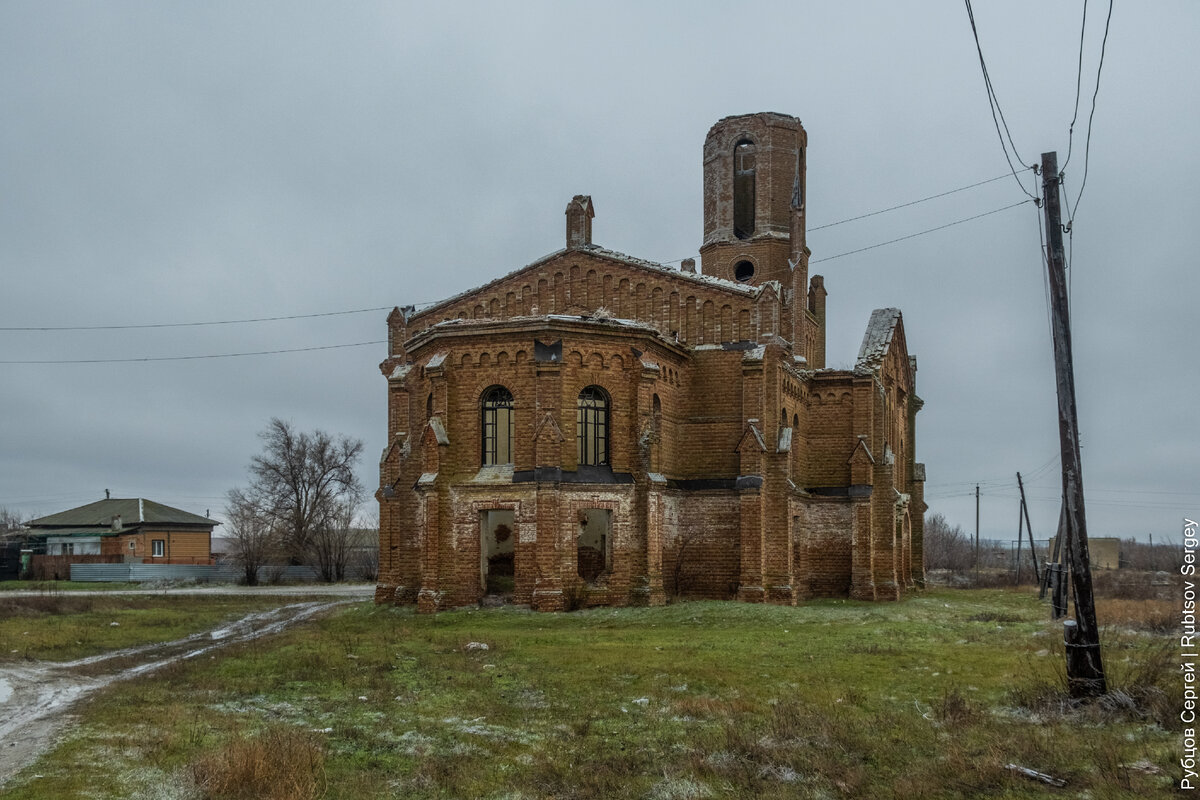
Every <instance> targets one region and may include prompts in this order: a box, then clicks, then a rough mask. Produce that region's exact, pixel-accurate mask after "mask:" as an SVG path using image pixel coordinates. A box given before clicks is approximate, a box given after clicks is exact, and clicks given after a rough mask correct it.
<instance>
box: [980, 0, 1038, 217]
mask: <svg viewBox="0 0 1200 800" xmlns="http://www.w3.org/2000/svg"><path fill="white" fill-rule="evenodd" d="M963 2H964V3H966V6H967V18H968V19H969V20H970V21H971V33H972V35H973V36H974V37H975V50H976V51H977V52H978V53H979V68H980V70H982V72H983V85H984V88H986V89H987V96H988V107H989V108H990V109H991V111H992V124H993V125H995V126H996V136H997V137H999V139H1000V149H1001V150H1003V151H1004V160H1005V161H1007V162H1008V168H1009V170H1011V171H1012V176H1013V179H1014V180H1016V182H1017V186H1019V187H1021V191H1022V192H1024V193H1025V194H1026V195H1028V196H1029V197H1030V198H1031V199H1032V198H1033V195H1031V194H1029V190H1028V189H1026V188H1025V185H1024V184H1023V183H1021V179H1020V178H1019V177H1018V176H1017V169H1016V167H1014V166H1013V163H1012V158H1009V155H1008V148H1009V146H1011V147H1012V155H1013V158H1015V159H1017V163H1019V164H1020V165H1021V166H1022V167H1024V168H1026V169H1032V165H1031V164H1026V163H1025V161H1024V159H1022V158H1021V156H1020V154H1019V153H1017V146H1016V144H1015V143H1014V142H1013V140H1012V133H1011V132H1010V131H1009V129H1008V121H1007V120H1006V119H1005V118H1004V109H1002V108H1001V107H1000V98H998V97H997V96H996V90H995V88H994V87H993V86H992V78H991V76H990V75H988V69H987V62H986V61H985V60H984V58H983V46H982V45H981V44H980V43H979V30H978V29H977V28H976V27H975V10H974V9H973V8H971V0H963ZM997 116H999V119H997ZM1001 124H1003V125H1004V133H1001V132H1000V125H1001ZM1005 135H1007V136H1008V144H1007V145H1006V144H1005V143H1004V137H1005Z"/></svg>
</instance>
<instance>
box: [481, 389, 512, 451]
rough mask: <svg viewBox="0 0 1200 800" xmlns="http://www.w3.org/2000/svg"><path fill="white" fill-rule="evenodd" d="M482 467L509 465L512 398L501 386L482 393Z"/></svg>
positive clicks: (510, 393)
mask: <svg viewBox="0 0 1200 800" xmlns="http://www.w3.org/2000/svg"><path fill="white" fill-rule="evenodd" d="M481 405H482V412H483V425H482V430H483V465H484V466H485V467H486V466H491V465H493V464H511V463H513V457H512V444H513V396H512V392H510V391H509V390H508V389H505V388H504V387H503V386H493V387H491V388H490V389H488V390H487V391H485V392H484V393H483V401H482V404H481Z"/></svg>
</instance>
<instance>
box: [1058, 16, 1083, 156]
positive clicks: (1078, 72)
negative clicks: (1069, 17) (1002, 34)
mask: <svg viewBox="0 0 1200 800" xmlns="http://www.w3.org/2000/svg"><path fill="white" fill-rule="evenodd" d="M1086 31H1087V0H1083V23H1082V24H1081V25H1080V26H1079V65H1078V66H1077V67H1076V68H1075V113H1074V114H1073V115H1072V116H1071V124H1070V125H1069V126H1068V127H1067V160H1066V161H1064V162H1063V165H1062V170H1063V171H1064V172H1065V171H1066V169H1067V164H1070V163H1071V146H1072V145H1073V144H1074V137H1075V121H1076V120H1078V119H1079V90H1080V88H1081V86H1082V83H1083V34H1084V33H1085V32H1086Z"/></svg>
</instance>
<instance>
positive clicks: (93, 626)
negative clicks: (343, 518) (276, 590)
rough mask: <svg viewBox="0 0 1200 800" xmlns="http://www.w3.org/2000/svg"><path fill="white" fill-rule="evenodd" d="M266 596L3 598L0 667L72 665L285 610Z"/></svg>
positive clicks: (65, 595) (279, 600)
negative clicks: (266, 610) (256, 613)
mask: <svg viewBox="0 0 1200 800" xmlns="http://www.w3.org/2000/svg"><path fill="white" fill-rule="evenodd" d="M285 602H287V600H286V599H285V598H278V597H261V596H246V597H243V596H232V595H231V596H223V595H213V596H202V597H192V596H185V595H151V596H146V595H138V596H122V595H73V594H70V593H63V594H59V593H47V594H43V595H38V596H35V597H18V596H11V595H10V596H5V595H3V594H0V664H3V663H4V662H6V661H15V660H24V659H34V660H39V661H69V660H71V659H75V658H82V657H84V656H91V655H96V654H98V653H103V652H107V651H110V650H120V649H123V648H126V647H135V646H138V645H144V644H154V643H158V642H169V641H173V640H175V639H182V638H183V637H185V636H188V635H190V634H193V633H197V632H200V631H205V630H208V629H210V628H212V627H215V626H216V625H218V624H219V623H221V622H224V621H226V620H229V619H231V618H232V617H235V616H242V615H244V614H247V613H250V612H252V611H256V610H259V609H263V608H273V607H275V606H281V605H283V604H284V603H285Z"/></svg>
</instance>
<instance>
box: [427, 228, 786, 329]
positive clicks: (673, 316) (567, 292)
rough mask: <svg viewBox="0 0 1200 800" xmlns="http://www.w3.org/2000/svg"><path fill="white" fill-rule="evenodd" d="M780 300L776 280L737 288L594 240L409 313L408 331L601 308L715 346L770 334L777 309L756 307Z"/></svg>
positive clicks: (586, 312)
mask: <svg viewBox="0 0 1200 800" xmlns="http://www.w3.org/2000/svg"><path fill="white" fill-rule="evenodd" d="M764 296H767V297H765V298H764ZM764 299H765V302H764ZM778 304H779V297H778V292H777V291H775V290H774V287H773V286H768V287H750V286H742V285H740V284H736V283H732V282H730V281H725V280H721V279H719V278H711V277H707V276H704V275H696V274H694V273H686V272H679V271H675V270H672V269H670V268H668V267H665V266H662V265H660V264H654V263H653V262H650V261H643V260H642V259H637V258H633V257H632V256H626V255H624V254H622V253H617V252H615V251H610V250H604V249H602V248H598V247H595V246H591V247H587V248H575V249H568V250H560V251H559V252H557V253H553V254H551V255H549V256H547V257H545V258H543V259H541V260H540V261H535V262H534V263H532V264H530V265H528V266H526V267H523V268H522V269H520V270H517V271H516V272H513V273H510V274H509V275H506V276H504V277H502V278H499V279H497V280H495V281H492V282H491V283H488V284H485V285H483V286H481V287H479V288H477V289H473V290H471V291H469V292H466V293H464V294H461V295H459V296H457V297H454V298H451V299H450V300H447V301H445V302H443V303H439V304H438V305H436V306H433V307H431V308H429V309H427V310H425V311H422V312H419V313H417V314H414V315H413V316H412V317H410V318H409V320H408V324H407V329H406V335H407V336H409V337H411V336H413V335H414V334H416V333H418V332H419V331H421V330H423V329H425V328H427V327H429V326H430V325H434V324H436V323H439V322H443V321H446V320H453V319H510V318H513V317H522V316H541V315H548V314H563V315H580V316H584V315H591V314H594V313H596V312H597V311H600V310H601V309H603V311H604V312H605V313H606V314H607V315H608V316H611V317H614V318H617V319H631V320H636V321H639V322H644V323H646V324H648V325H651V326H653V327H654V328H656V329H658V331H659V332H660V333H662V334H663V335H664V336H666V337H668V338H671V339H675V338H678V339H679V340H680V341H682V342H687V343H689V344H719V343H721V342H727V341H755V340H757V338H758V336H759V333H760V329H761V330H762V331H769V332H775V330H777V328H778V321H777V320H778V312H774V311H772V312H768V313H763V311H762V310H761V309H762V308H763V307H764V306H766V307H769V308H772V309H773V308H775V307H776V306H777V305H778ZM760 319H761V320H763V322H764V323H765V325H766V327H765V328H763V327H761V326H760V324H759V320H760Z"/></svg>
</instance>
